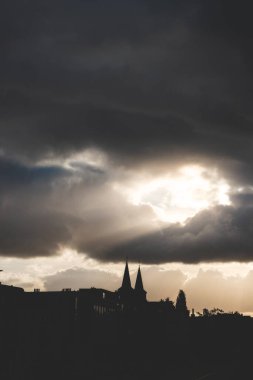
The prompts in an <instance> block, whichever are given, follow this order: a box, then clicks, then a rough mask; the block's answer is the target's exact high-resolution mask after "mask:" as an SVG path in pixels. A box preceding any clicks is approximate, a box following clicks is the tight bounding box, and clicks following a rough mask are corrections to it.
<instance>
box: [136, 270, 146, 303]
mask: <svg viewBox="0 0 253 380" xmlns="http://www.w3.org/2000/svg"><path fill="white" fill-rule="evenodd" d="M134 291H135V299H136V302H137V303H139V302H145V301H146V295H147V292H146V291H145V290H144V288H143V282H142V275H141V268H140V265H139V268H138V272H137V277H136V282H135V287H134Z"/></svg>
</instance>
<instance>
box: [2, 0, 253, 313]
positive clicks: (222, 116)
mask: <svg viewBox="0 0 253 380" xmlns="http://www.w3.org/2000/svg"><path fill="white" fill-rule="evenodd" d="M3 5H4V6H3V10H2V11H1V12H0V13H1V15H0V25H1V36H2V37H1V48H2V49H1V51H2V56H3V59H2V60H1V62H0V68H1V70H0V83H1V92H0V94H1V101H0V268H1V269H4V272H1V279H0V280H2V281H3V282H5V283H12V284H13V285H16V286H18V287H19V286H20V287H22V288H24V289H25V290H26V291H30V290H32V289H33V288H41V289H43V290H49V289H52V288H53V289H54V290H55V289H56V288H59V289H61V287H64V286H65V284H67V286H68V287H70V288H76V286H77V284H78V283H80V281H81V280H82V281H83V283H84V285H83V286H84V287H85V286H86V285H87V286H88V284H92V285H93V284H94V286H95V284H96V283H99V284H100V285H99V286H101V287H103V288H106V289H109V290H112V289H114V288H115V287H116V285H117V286H118V282H119V279H120V273H121V269H122V265H123V263H124V260H125V257H126V256H127V257H128V258H129V261H131V262H132V263H135V264H136V267H137V264H138V263H139V262H141V263H143V265H144V266H145V267H144V268H143V270H144V271H147V272H148V274H149V275H148V276H147V277H148V278H149V280H148V282H147V288H146V291H148V294H149V297H150V299H151V300H155V299H158V298H166V296H167V294H172V297H173V299H176V297H177V290H178V289H182V290H184V291H185V292H186V293H187V294H190V298H189V304H190V305H191V306H192V305H194V306H195V305H196V308H197V309H198V310H201V309H202V308H203V307H205V305H207V307H208V308H209V309H211V308H213V307H216V306H217V307H218V308H222V309H226V310H239V311H240V312H253V306H252V299H253V264H252V263H253V249H252V248H253V225H252V222H251V221H252V217H253V207H252V204H253V190H252V189H253V179H252V173H253V170H252V169H253V167H252V166H253V153H252V137H253V136H252V131H253V129H252V120H253V115H252V112H253V111H252V97H253V95H252V77H253V76H252V67H253V65H252V49H251V40H252V38H251V37H252V22H251V4H250V2H249V1H242V2H241V3H240V4H238V1H235V0H230V1H229V0H212V1H211V0H206V1H200V0H169V1H166V2H165V1H161V0H157V1H154V0H153V1H152V0H135V1H132V0H131V1H127V2H123V1H118V0H109V2H105V1H103V0H93V1H89V0H82V1H80V0H72V1H66V0H61V1H59V0H50V1H49V0H44V1H43V3H42V2H41V1H38V0H27V1H25V2H20V1H19V0H3ZM143 273H144V272H143ZM130 276H131V273H130ZM210 289H212V290H213V292H211V290H210ZM217 291H218V293H219V299H218V300H217V299H214V297H213V293H215V292H217Z"/></svg>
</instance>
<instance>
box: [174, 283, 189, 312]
mask: <svg viewBox="0 0 253 380" xmlns="http://www.w3.org/2000/svg"><path fill="white" fill-rule="evenodd" d="M176 311H177V313H178V314H179V315H181V316H182V317H188V316H189V310H188V309H187V305H186V296H185V292H184V291H183V290H179V293H178V296H177V301H176Z"/></svg>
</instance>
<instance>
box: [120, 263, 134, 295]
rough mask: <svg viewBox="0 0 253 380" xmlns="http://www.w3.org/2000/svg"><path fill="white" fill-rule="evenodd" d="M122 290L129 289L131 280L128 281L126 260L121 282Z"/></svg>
mask: <svg viewBox="0 0 253 380" xmlns="http://www.w3.org/2000/svg"><path fill="white" fill-rule="evenodd" d="M121 288H122V289H131V288H132V286H131V280H130V275H129V269H128V260H126V266H125V271H124V276H123V281H122V286H121Z"/></svg>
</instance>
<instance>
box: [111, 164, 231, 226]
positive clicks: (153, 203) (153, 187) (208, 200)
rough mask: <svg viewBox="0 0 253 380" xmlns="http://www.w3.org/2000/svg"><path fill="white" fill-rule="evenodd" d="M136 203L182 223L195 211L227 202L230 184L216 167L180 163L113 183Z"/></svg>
mask: <svg viewBox="0 0 253 380" xmlns="http://www.w3.org/2000/svg"><path fill="white" fill-rule="evenodd" d="M117 190H120V191H121V192H123V193H124V194H125V195H126V197H127V199H128V201H129V202H130V203H131V204H133V205H136V206H141V205H149V206H150V207H152V209H153V210H154V212H155V214H156V216H157V218H158V219H159V220H161V221H164V222H171V223H175V222H180V223H184V222H185V221H186V219H187V218H189V217H192V216H193V215H195V214H196V213H198V212H199V211H201V210H203V209H207V208H209V207H212V206H215V205H229V204H230V203H231V202H230V199H229V190H230V187H229V185H228V184H227V183H226V181H225V180H224V179H222V178H219V177H218V174H217V171H216V170H215V169H214V170H208V169H206V168H203V167H201V166H196V165H191V166H184V167H181V168H180V169H178V170H177V171H176V172H173V173H169V174H167V175H166V176H163V177H159V178H155V179H152V180H143V179H142V180H141V181H139V182H138V181H136V182H133V183H131V186H129V187H128V186H126V187H125V186H124V188H123V186H117Z"/></svg>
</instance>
